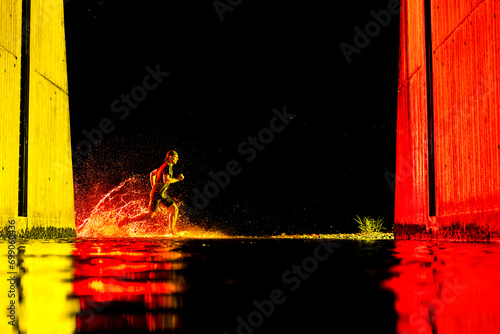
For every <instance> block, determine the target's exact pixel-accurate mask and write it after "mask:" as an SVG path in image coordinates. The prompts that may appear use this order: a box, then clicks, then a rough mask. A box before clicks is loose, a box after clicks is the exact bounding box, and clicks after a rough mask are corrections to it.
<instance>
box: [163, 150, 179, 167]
mask: <svg viewBox="0 0 500 334" xmlns="http://www.w3.org/2000/svg"><path fill="white" fill-rule="evenodd" d="M178 160H179V155H178V154H177V152H175V151H168V152H167V156H166V157H165V161H166V162H167V163H169V164H172V165H175V164H176V163H177V161H178Z"/></svg>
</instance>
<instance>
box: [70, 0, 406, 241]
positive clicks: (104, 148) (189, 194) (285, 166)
mask: <svg viewBox="0 0 500 334" xmlns="http://www.w3.org/2000/svg"><path fill="white" fill-rule="evenodd" d="M388 2H389V1H387V0H384V1H350V2H322V1H307V2H290V1H272V2H269V1H256V0H252V1H250V0H245V1H242V2H241V4H239V5H237V6H235V7H234V9H233V11H226V12H225V13H224V20H223V21H221V19H220V18H219V16H218V14H217V11H216V10H215V8H214V5H213V1H189V2H188V1H161V2H160V1H141V2H139V1H134V2H131V1H95V0H93V1H77V0H71V1H67V2H66V4H65V21H66V22H65V25H66V40H67V61H68V80H69V94H70V113H71V127H72V148H73V150H74V151H73V157H74V171H75V189H76V201H77V203H76V208H77V216H78V218H80V219H81V218H85V217H84V216H85V214H86V213H88V210H89V208H91V207H92V205H93V204H95V203H96V201H97V200H98V199H99V198H100V196H102V195H103V194H104V193H105V192H106V191H108V190H109V189H110V188H112V187H114V186H116V185H118V184H119V183H120V182H121V181H123V180H125V179H127V178H129V177H131V176H132V175H134V174H139V175H142V176H143V177H144V179H145V182H147V180H146V178H147V174H149V172H150V171H151V170H152V169H154V168H157V167H158V166H159V165H160V164H161V163H162V162H163V158H164V156H165V154H166V152H167V151H168V150H170V149H175V150H176V151H177V152H178V153H179V156H180V160H179V163H178V164H177V165H176V166H175V168H174V174H175V175H177V173H183V174H184V176H185V180H184V181H182V182H180V183H177V184H175V185H174V186H172V187H171V191H172V194H173V195H174V196H175V197H176V198H177V199H178V200H182V201H184V203H185V204H188V205H190V206H193V195H194V192H193V188H198V189H200V190H202V189H203V187H204V186H205V185H206V183H207V182H209V181H211V178H210V176H209V172H210V171H212V172H218V171H221V170H223V169H225V166H226V164H227V162H228V161H230V160H236V161H238V162H239V163H240V165H241V167H242V171H241V173H240V174H239V175H238V176H235V177H232V178H231V180H230V183H229V185H228V186H227V187H226V188H224V189H221V190H220V193H219V195H218V196H217V197H215V198H213V199H210V202H209V204H208V205H207V206H206V208H204V209H203V210H201V211H200V213H199V214H198V215H195V216H194V217H191V221H193V222H195V223H199V224H202V225H206V226H212V227H216V228H219V229H222V230H224V231H226V232H228V233H245V234H276V233H283V232H286V233H334V232H354V231H356V223H355V222H354V220H353V218H354V217H355V215H360V216H374V217H377V216H380V217H383V218H384V220H385V227H386V228H387V229H389V230H390V229H391V228H392V223H393V216H394V214H393V210H394V193H393V188H391V186H390V185H389V183H388V182H387V180H386V178H385V176H384V173H385V172H387V171H389V172H394V169H395V139H396V106H397V102H396V98H397V64H398V36H399V35H398V34H399V15H392V16H391V22H390V23H389V24H388V25H387V26H386V27H381V29H380V32H379V33H378V34H375V36H373V37H371V38H370V42H369V44H368V45H367V46H366V47H364V48H362V49H360V52H359V53H358V54H352V55H351V58H352V59H351V62H350V63H348V62H347V60H346V58H345V57H344V54H343V53H342V50H341V48H340V46H339V45H340V43H341V42H346V43H349V44H351V45H354V38H355V35H356V32H355V30H354V28H355V27H359V28H360V29H362V30H364V28H365V26H366V24H367V23H369V22H372V21H374V18H373V16H372V15H371V14H370V11H372V10H374V11H377V12H378V11H380V10H383V9H386V8H387V5H388ZM233 3H237V1H233ZM147 66H150V67H151V68H153V69H154V68H156V67H157V66H158V67H159V68H160V70H161V71H162V72H168V73H169V76H168V77H167V78H165V79H164V80H163V82H162V83H161V84H160V85H159V86H158V87H157V88H156V89H154V90H152V91H149V92H148V94H147V97H146V98H145V99H144V100H143V101H141V102H140V103H138V106H137V107H136V108H135V109H131V110H130V114H129V115H128V116H127V117H126V118H124V119H123V120H122V119H120V118H119V116H120V115H121V114H120V113H114V112H113V110H112V108H111V104H112V102H113V101H114V100H116V99H120V96H121V94H130V93H131V91H132V90H133V89H134V87H136V86H138V85H139V86H141V85H142V82H143V78H144V77H145V76H146V75H147V74H148V72H147V71H146V69H145V68H146V67H147ZM151 82H152V81H151ZM284 106H286V108H287V111H288V112H289V113H291V114H294V115H297V116H296V117H295V118H294V119H293V120H290V123H289V124H288V125H287V126H286V127H285V129H284V130H283V131H282V132H280V133H276V134H275V136H274V139H273V140H272V142H270V143H269V144H267V145H266V146H265V148H264V149H263V150H262V151H260V152H258V155H257V156H256V157H255V159H254V160H252V161H251V162H246V161H245V158H246V157H247V156H242V155H241V154H240V153H238V145H240V143H242V142H243V141H246V140H248V139H247V138H248V136H256V135H257V134H258V133H259V131H260V130H261V129H262V128H265V127H269V121H270V119H271V118H272V117H273V115H274V114H273V112H272V110H273V108H277V109H278V110H283V107H284ZM105 118H108V119H110V120H111V122H112V126H113V127H114V128H113V131H112V132H110V133H107V134H104V135H103V140H102V141H101V142H99V143H95V144H94V146H93V147H92V149H91V151H92V152H91V154H90V155H87V156H85V154H82V153H78V152H77V151H76V149H77V147H78V146H79V143H81V142H82V140H86V137H85V135H84V134H83V133H82V131H84V130H87V131H92V130H93V129H97V128H99V123H100V122H101V120H102V119H105ZM85 150H87V151H89V150H90V149H88V148H86V147H81V148H80V152H84V151H85ZM145 196H146V197H147V194H145ZM82 203H85V205H83V204H82ZM184 209H185V207H181V210H183V211H184Z"/></svg>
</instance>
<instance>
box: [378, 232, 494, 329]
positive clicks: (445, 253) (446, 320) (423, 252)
mask: <svg viewBox="0 0 500 334" xmlns="http://www.w3.org/2000/svg"><path fill="white" fill-rule="evenodd" d="M394 256H395V257H396V258H397V259H399V260H400V264H399V265H396V266H394V267H393V268H392V272H393V274H394V276H393V277H392V278H391V279H389V280H387V281H385V282H384V283H383V286H384V287H385V288H389V289H391V290H393V291H394V293H395V295H396V300H395V308H396V312H397V314H398V323H397V333H398V334H410V333H420V334H427V333H440V334H443V333H444V334H446V333H454V334H461V333H498V328H499V327H500V303H498V300H499V298H500V284H498V275H499V274H500V245H498V244H486V243H452V242H428V241H426V242H420V241H396V242H395V253H394Z"/></svg>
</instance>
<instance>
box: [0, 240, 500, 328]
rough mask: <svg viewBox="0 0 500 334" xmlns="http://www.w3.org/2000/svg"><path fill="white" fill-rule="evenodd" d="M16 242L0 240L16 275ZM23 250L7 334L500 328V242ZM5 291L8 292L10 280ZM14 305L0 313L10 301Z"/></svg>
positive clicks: (26, 245)
mask: <svg viewBox="0 0 500 334" xmlns="http://www.w3.org/2000/svg"><path fill="white" fill-rule="evenodd" d="M7 245H8V244H7V243H6V242H5V241H2V242H1V243H0V247H1V248H3V249H4V250H5V251H4V252H2V255H3V258H4V263H6V266H5V270H2V275H4V276H6V277H7V278H8V277H9V270H8V268H7ZM16 246H17V249H18V253H19V255H18V257H17V260H16V261H17V268H16V275H15V276H16V278H17V285H16V298H15V305H16V319H17V327H13V326H10V325H7V324H6V323H7V321H9V319H8V318H6V319H7V320H4V321H2V324H1V326H0V329H1V332H2V333H4V332H5V333H8V332H9V331H10V332H12V333H16V332H20V333H123V332H127V333H130V332H135V333H148V332H167V333H168V332H176V333H221V334H223V333H231V334H233V333H246V334H249V333H367V332H377V333H401V334H403V333H497V332H498V331H497V329H499V328H500V306H499V303H498V300H499V298H498V297H500V287H499V286H500V284H498V282H499V279H498V274H499V273H500V245H498V244H486V243H470V244H465V243H449V242H441V243H440V242H418V241H394V240H378V241H353V240H323V239H241V238H235V239H100V240H90V239H85V240H84V239H71V240H59V241H49V240H46V241H26V242H23V241H20V240H19V241H18V243H17V245H16ZM2 281H6V280H4V279H2ZM0 288H2V289H4V291H7V290H8V289H9V287H8V282H7V283H5V287H4V286H1V287H0ZM2 295H6V294H4V293H2ZM5 297H7V296H4V297H2V298H1V299H0V301H1V302H2V307H3V306H4V305H5V306H6V307H7V306H8V305H9V302H10V300H11V299H12V298H11V299H6V298H5ZM4 328H5V330H4Z"/></svg>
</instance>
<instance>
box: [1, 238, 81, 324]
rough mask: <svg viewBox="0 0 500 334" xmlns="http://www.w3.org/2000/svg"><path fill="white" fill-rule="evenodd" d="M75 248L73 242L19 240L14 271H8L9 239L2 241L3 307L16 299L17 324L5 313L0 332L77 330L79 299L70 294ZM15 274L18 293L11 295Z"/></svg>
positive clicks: (4, 308)
mask: <svg viewBox="0 0 500 334" xmlns="http://www.w3.org/2000/svg"><path fill="white" fill-rule="evenodd" d="M73 250H74V244H72V243H55V242H54V241H53V240H51V241H29V242H26V243H21V242H19V241H18V243H17V244H16V253H17V254H18V256H17V258H16V268H15V270H14V272H15V274H9V272H11V270H10V269H9V264H8V262H7V261H8V257H7V255H8V243H7V242H6V241H3V240H2V241H0V263H2V265H1V266H0V275H1V276H0V277H1V278H2V279H1V284H0V307H2V309H3V310H5V312H9V310H7V307H9V305H11V303H12V301H13V302H14V304H13V305H14V306H15V318H16V322H17V324H16V326H18V328H16V326H12V325H10V324H9V323H8V322H9V321H10V319H9V318H8V317H7V316H5V315H4V316H2V320H1V321H0V333H5V334H7V333H18V332H21V333H40V334H44V333H50V334H64V333H74V332H75V329H76V324H75V314H76V313H77V312H79V310H80V307H79V303H78V300H76V299H73V298H71V299H70V298H68V296H69V295H71V294H72V292H73V286H72V281H73V260H72V257H71V255H72V253H73ZM12 276H15V277H16V279H17V284H16V287H15V292H14V295H15V296H14V295H13V294H12V293H11V294H10V297H11V298H9V293H8V292H9V290H10V283H9V281H8V278H10V277H12ZM11 291H12V290H11ZM5 312H3V313H4V314H5Z"/></svg>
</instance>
